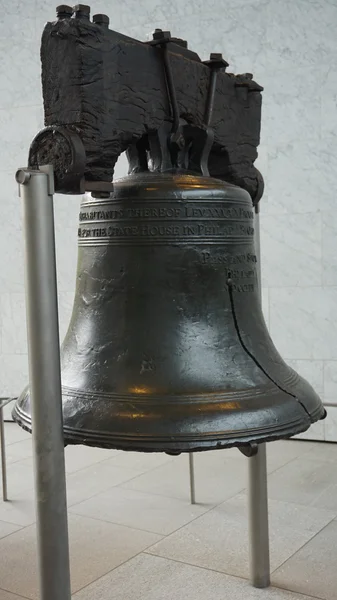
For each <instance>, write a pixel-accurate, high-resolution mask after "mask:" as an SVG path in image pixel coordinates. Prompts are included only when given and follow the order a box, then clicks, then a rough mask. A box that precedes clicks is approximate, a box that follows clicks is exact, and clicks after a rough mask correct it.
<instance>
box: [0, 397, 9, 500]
mask: <svg viewBox="0 0 337 600" xmlns="http://www.w3.org/2000/svg"><path fill="white" fill-rule="evenodd" d="M0 402H1V400H0ZM0 454H1V477H2V498H3V501H4V502H6V501H7V500H8V495H7V467H6V447H5V427H4V411H3V408H2V407H0Z"/></svg>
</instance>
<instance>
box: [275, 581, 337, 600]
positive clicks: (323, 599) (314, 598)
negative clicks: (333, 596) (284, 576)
mask: <svg viewBox="0 0 337 600" xmlns="http://www.w3.org/2000/svg"><path fill="white" fill-rule="evenodd" d="M273 587H274V588H275V589H277V590H285V591H286V592H291V593H293V594H298V595H299V596H303V598H312V600H327V598H326V597H324V596H312V595H311V594H308V593H306V592H299V591H298V590H293V589H290V588H286V587H284V586H282V585H280V584H279V585H278V584H276V583H273Z"/></svg>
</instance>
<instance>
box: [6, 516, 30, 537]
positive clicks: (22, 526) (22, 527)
mask: <svg viewBox="0 0 337 600" xmlns="http://www.w3.org/2000/svg"><path fill="white" fill-rule="evenodd" d="M1 521H3V522H4V523H8V525H16V526H17V527H19V529H18V531H20V529H26V527H31V526H32V525H34V524H35V523H36V518H35V519H34V520H33V521H32V522H31V523H28V524H27V523H26V524H25V525H22V523H17V522H14V521H4V520H3V519H1ZM13 533H15V531H13ZM10 535H12V534H10ZM0 542H1V538H0Z"/></svg>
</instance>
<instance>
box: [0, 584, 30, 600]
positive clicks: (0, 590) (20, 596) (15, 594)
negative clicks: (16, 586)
mask: <svg viewBox="0 0 337 600" xmlns="http://www.w3.org/2000/svg"><path fill="white" fill-rule="evenodd" d="M0 592H7V594H13V596H17V597H18V598H23V600H32V599H31V598H29V597H28V596H22V594H18V593H17V592H12V590H7V589H6V588H2V587H0Z"/></svg>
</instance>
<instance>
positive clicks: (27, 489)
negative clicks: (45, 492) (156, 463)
mask: <svg viewBox="0 0 337 600" xmlns="http://www.w3.org/2000/svg"><path fill="white" fill-rule="evenodd" d="M30 458H33V457H30ZM20 460H25V459H19V460H18V461H16V462H20ZM108 460H111V458H104V459H103V460H101V461H99V462H97V463H92V464H91V465H88V466H86V467H83V468H81V469H78V470H77V471H71V472H70V473H67V472H66V488H67V486H68V477H71V475H75V474H77V473H80V472H81V471H85V470H86V469H90V467H93V466H95V465H100V464H102V463H103V462H106V461H108ZM9 464H14V463H9ZM114 466H115V467H116V466H117V465H114ZM119 468H120V469H123V467H119ZM155 468H157V467H155ZM125 469H126V470H128V467H125ZM151 470H152V469H150V470H149V471H144V473H138V475H134V476H133V477H130V479H126V480H125V481H123V482H122V483H116V484H115V485H112V486H111V487H110V488H108V489H107V490H105V491H109V490H111V489H112V488H115V487H118V486H121V485H122V484H123V483H128V482H129V481H133V479H137V477H141V476H142V475H145V473H149V472H150V471H151ZM153 470H154V469H153ZM30 491H33V492H34V500H35V491H36V490H35V483H33V485H32V486H29V487H27V488H24V489H23V490H20V492H22V493H25V492H30ZM101 493H103V492H97V494H93V496H90V498H86V500H90V499H91V498H94V497H95V496H97V495H98V494H101ZM81 502H84V500H81ZM76 504H79V502H76ZM67 506H73V505H72V504H70V505H67Z"/></svg>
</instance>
